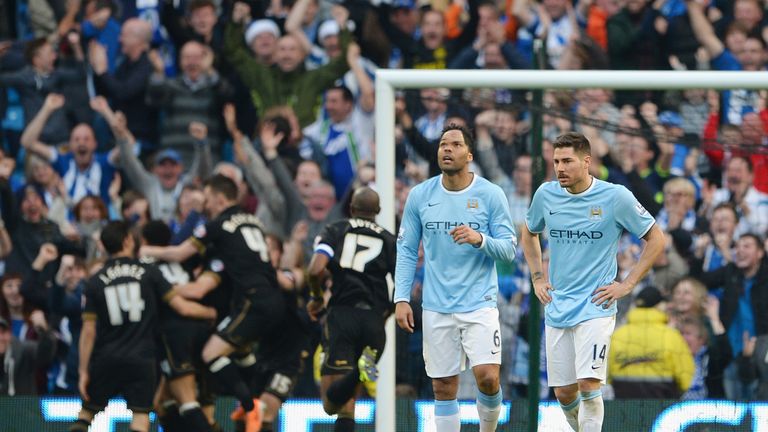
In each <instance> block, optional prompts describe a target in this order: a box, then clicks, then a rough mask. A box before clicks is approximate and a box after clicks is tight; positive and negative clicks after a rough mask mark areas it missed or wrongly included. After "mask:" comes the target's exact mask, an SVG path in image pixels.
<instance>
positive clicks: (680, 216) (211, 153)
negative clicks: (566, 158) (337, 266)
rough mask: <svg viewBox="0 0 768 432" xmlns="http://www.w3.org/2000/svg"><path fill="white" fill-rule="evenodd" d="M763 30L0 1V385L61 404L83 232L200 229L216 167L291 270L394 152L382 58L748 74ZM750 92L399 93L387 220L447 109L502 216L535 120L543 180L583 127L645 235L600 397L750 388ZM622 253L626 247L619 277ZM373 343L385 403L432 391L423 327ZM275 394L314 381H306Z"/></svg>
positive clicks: (680, 18)
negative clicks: (390, 352)
mask: <svg viewBox="0 0 768 432" xmlns="http://www.w3.org/2000/svg"><path fill="white" fill-rule="evenodd" d="M767 23H768V17H766V4H765V2H763V1H762V0H712V1H708V0H693V1H683V0H655V1H649V0H576V1H575V2H572V0H541V2H536V1H534V0H495V1H494V0H484V1H476V0H453V1H450V0H432V1H424V0H419V1H414V0H394V1H387V0H382V1H371V2H369V1H367V0H344V1H334V0H270V1H267V0H249V1H242V2H241V1H234V2H233V1H232V0H0V41H1V42H0V117H2V137H1V138H0V139H2V148H1V150H2V151H0V215H1V216H2V223H0V257H1V259H2V264H0V274H2V280H1V281H2V282H1V285H2V295H0V360H2V361H1V362H0V395H11V396H14V395H34V394H52V393H57V394H76V393H77V390H76V384H77V366H76V365H77V340H78V334H79V329H80V326H81V319H80V314H81V307H82V286H83V280H84V278H86V277H88V275H89V274H91V273H93V272H94V271H96V270H97V269H98V268H99V266H100V264H101V263H103V261H104V259H105V256H104V253H103V251H102V249H101V248H100V245H99V244H98V233H99V230H100V228H101V227H102V226H103V224H105V223H106V221H108V220H114V219H123V220H128V221H130V222H131V223H132V224H133V225H134V226H135V227H136V228H137V229H139V228H140V227H141V226H143V224H145V223H146V222H147V221H149V220H155V219H159V220H163V221H165V222H166V223H168V224H169V225H170V227H171V228H172V231H173V233H174V243H180V242H182V241H183V240H185V239H186V238H187V237H189V235H190V234H191V232H192V231H193V230H194V228H195V227H196V226H198V225H200V224H202V223H204V222H205V215H204V214H203V211H202V208H203V207H202V204H203V203H202V192H201V189H200V185H201V181H202V180H203V179H205V178H207V177H208V176H210V175H211V174H212V173H220V174H223V175H226V176H228V177H230V178H232V179H233V180H234V181H235V182H236V183H237V184H238V186H239V188H240V195H241V203H242V205H243V206H244V207H245V208H247V209H248V210H249V211H252V212H254V213H255V214H256V215H258V216H259V217H260V218H261V219H262V221H263V222H264V223H265V225H266V227H267V228H268V230H269V232H270V233H272V234H274V236H275V238H277V239H280V241H281V242H282V247H283V251H284V252H285V253H284V254H283V258H282V260H283V261H282V262H281V263H280V266H281V267H288V268H293V267H302V266H303V265H304V264H305V263H306V261H307V260H308V259H309V257H310V256H311V250H312V249H311V248H312V243H313V239H314V238H315V236H316V235H317V234H318V233H319V232H320V230H321V229H322V227H323V226H324V225H325V224H326V223H328V222H331V221H333V220H335V219H337V218H340V217H343V216H345V215H347V211H348V201H349V196H350V191H351V190H352V188H354V187H355V186H358V185H372V186H374V187H375V169H374V165H373V161H374V155H375V151H392V150H393V149H390V148H381V147H378V148H377V146H376V143H375V142H374V104H375V94H374V86H373V84H374V80H375V71H376V70H377V69H378V68H413V69H529V68H532V67H533V64H534V62H533V53H532V46H533V41H534V40H535V39H542V40H543V41H545V46H546V55H545V56H544V63H545V64H543V65H538V66H539V67H544V68H548V69H616V70H656V69H661V70H703V69H712V70H733V71H738V70H744V71H760V70H764V69H765V65H766V60H768V55H767V54H768V53H767V52H766V41H767V40H768V26H766V24H767ZM734 79H737V78H734ZM767 97H768V93H767V92H766V91H760V90H738V89H737V90H730V91H722V92H715V91H711V90H707V89H700V90H686V91H663V92H662V91H634V92H627V91H617V92H614V91H609V90H604V89H584V90H575V91H548V92H546V93H545V95H544V105H543V107H534V106H532V105H531V103H530V99H531V98H530V94H529V92H525V91H512V90H509V89H503V88H489V89H471V90H449V89H442V88H425V89H421V90H414V91H406V92H399V93H397V96H396V113H395V114H396V115H395V117H396V125H394V127H395V131H396V146H395V149H394V150H395V152H396V161H397V163H396V165H397V171H396V184H397V191H396V194H397V198H398V202H399V205H398V209H397V210H398V214H400V213H401V212H402V207H403V205H404V202H405V198H406V197H407V195H408V191H409V190H410V188H411V187H412V186H414V185H415V184H417V183H418V182H420V181H422V180H424V179H426V178H428V177H429V176H432V175H435V174H437V173H438V172H439V171H438V168H437V161H436V155H437V140H438V138H439V137H440V134H441V130H442V128H443V126H444V125H445V124H448V123H457V124H466V125H468V126H470V127H471V128H473V129H474V131H475V135H476V140H477V149H476V154H475V163H474V165H475V166H474V167H473V169H474V171H475V172H477V173H479V174H481V175H483V176H485V177H487V178H489V179H491V180H492V181H493V182H495V183H497V184H499V185H500V186H502V188H503V189H504V191H505V192H506V194H507V197H508V200H509V205H510V209H511V212H512V215H513V219H514V222H515V223H516V224H521V223H524V221H525V213H526V210H527V208H528V204H529V202H530V198H531V194H532V190H531V189H532V186H531V185H532V181H531V167H532V163H534V162H536V161H533V160H532V158H531V155H530V153H531V137H530V135H531V134H530V132H531V121H530V120H531V115H532V114H534V113H536V110H541V112H542V114H543V119H544V121H543V124H544V126H543V127H544V130H543V136H544V145H543V159H544V166H545V169H546V180H553V179H554V175H553V168H552V163H551V158H552V147H551V144H550V142H551V141H552V140H553V139H554V138H555V137H557V136H558V135H559V134H561V133H563V132H567V131H571V130H576V131H579V132H581V133H583V134H584V135H586V136H587V137H588V138H589V140H590V142H591V144H592V149H593V154H592V162H591V173H592V175H593V176H594V177H596V178H600V179H603V180H607V181H611V182H614V183H619V184H623V185H625V186H626V187H628V188H629V189H630V190H632V191H633V192H634V194H635V195H636V196H637V197H638V199H639V201H640V202H641V204H642V205H643V206H644V207H645V208H646V209H647V210H648V211H649V212H651V213H652V214H653V215H654V216H655V217H656V219H657V222H658V224H659V225H660V226H661V227H662V228H663V229H664V231H665V233H666V234H667V240H668V241H667V248H666V251H665V253H664V254H663V255H662V257H661V258H660V259H659V261H658V262H656V263H655V265H654V268H653V271H652V272H651V274H650V275H649V276H648V277H647V278H646V279H645V280H644V281H643V283H642V284H641V286H638V287H637V289H636V291H635V293H633V295H632V296H630V297H627V298H626V299H624V300H623V301H622V302H621V304H620V313H619V317H618V323H617V328H619V330H618V331H617V332H616V335H615V337H614V343H613V347H612V353H611V363H610V364H611V368H610V379H611V383H613V384H614V385H613V393H615V397H620V398H621V397H656V398H669V399H674V398H685V399H702V398H730V399H741V398H763V399H764V398H768V363H766V361H768V356H766V353H767V352H768V337H767V335H768V264H767V262H766V259H765V253H766V248H768V243H766V242H765V236H766V233H767V231H768V140H767V138H768V135H767V133H768V110H767V107H766V98H767ZM376 126H378V127H393V126H392V125H376ZM278 245H280V243H278ZM641 247H642V244H641V242H640V241H639V240H638V239H636V238H632V237H631V236H626V238H625V239H623V240H622V244H621V248H620V252H619V256H618V260H619V268H620V272H624V271H626V269H628V268H629V267H630V266H631V265H632V263H633V262H634V260H636V259H637V256H638V254H639V251H640V248H641ZM518 255H519V257H518V258H519V259H518V260H517V261H516V263H515V264H514V265H511V266H504V267H500V268H499V283H500V294H499V308H500V311H501V319H502V328H503V343H504V347H505V349H504V352H505V357H504V366H503V368H504V369H503V370H504V372H503V380H502V385H504V386H505V388H504V392H505V394H506V395H508V396H509V397H516V396H518V397H523V396H525V395H526V391H527V384H528V381H527V380H528V353H529V352H530V349H540V348H539V347H533V348H531V347H530V346H529V345H528V342H527V334H528V330H527V329H528V328H529V327H530V326H540V325H541V323H531V322H529V321H528V319H527V315H528V311H529V299H528V294H529V292H530V277H529V274H528V272H527V268H526V265H525V261H524V259H523V257H522V251H520V252H519V253H518ZM621 276H622V275H621V274H620V275H619V277H621ZM419 292H420V286H419V283H418V282H417V283H416V286H414V299H416V300H417V301H415V302H414V306H417V303H418V298H419ZM416 315H417V317H418V316H419V314H418V310H417V314H416ZM419 325H420V323H419V321H418V318H417V328H418V326H419ZM317 332H318V333H319V330H317ZM390 343H393V342H392V341H390ZM394 343H396V345H397V361H398V367H397V383H398V393H399V395H401V396H402V397H420V398H431V397H432V396H431V385H430V382H429V380H428V379H427V377H426V375H425V373H424V365H423V359H422V353H421V333H420V332H419V331H416V332H415V333H414V334H412V335H406V334H405V333H398V337H397V341H396V342H394ZM541 351H542V355H543V350H541ZM638 358H640V359H643V360H642V361H637V359H638ZM542 364H543V363H542ZM307 369H308V370H310V369H311V368H307ZM542 380H543V382H545V380H546V376H544V373H543V372H542ZM464 381H465V382H467V383H470V382H471V381H473V380H464ZM627 383H635V384H636V383H643V384H642V385H627ZM470 385H471V384H470ZM542 388H543V389H544V391H545V392H546V387H545V386H544V387H542ZM465 391H466V393H464V394H466V395H468V396H469V397H474V396H473V395H474V392H472V391H471V390H470V389H465ZM609 391H610V390H609ZM295 394H296V395H297V396H313V395H316V388H315V386H314V383H313V382H312V379H311V374H310V377H309V378H307V380H306V383H305V385H301V386H299V387H298V388H297V389H296V392H295Z"/></svg>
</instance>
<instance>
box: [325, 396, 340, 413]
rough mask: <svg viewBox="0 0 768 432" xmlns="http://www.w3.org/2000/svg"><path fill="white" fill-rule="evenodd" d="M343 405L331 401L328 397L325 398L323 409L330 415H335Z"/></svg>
mask: <svg viewBox="0 0 768 432" xmlns="http://www.w3.org/2000/svg"><path fill="white" fill-rule="evenodd" d="M340 408H341V407H340V406H338V405H336V404H334V403H333V402H331V401H329V400H328V399H327V398H323V410H324V411H325V413H326V414H328V415H334V414H338V413H339V409H340Z"/></svg>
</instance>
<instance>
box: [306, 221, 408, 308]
mask: <svg viewBox="0 0 768 432" xmlns="http://www.w3.org/2000/svg"><path fill="white" fill-rule="evenodd" d="M395 251H396V246H395V236H394V235H393V234H392V233H390V232H389V231H387V230H385V229H384V228H382V227H380V226H379V225H377V224H376V223H375V222H371V221H368V220H364V219H348V220H347V219H345V220H340V221H338V222H334V223H331V224H329V225H328V226H326V227H325V229H324V230H323V232H322V233H321V234H320V237H319V239H318V241H317V246H315V253H320V254H324V255H326V256H328V258H330V263H329V265H328V269H329V270H330V271H331V273H332V274H333V287H332V288H331V290H332V296H331V300H330V305H331V306H333V305H347V306H355V305H356V304H357V303H359V302H363V303H365V304H367V305H368V306H371V307H373V308H375V309H376V310H381V311H384V310H387V309H389V308H390V305H391V301H392V300H391V297H392V293H391V290H392V289H393V284H394V282H393V280H392V275H393V274H394V271H395Z"/></svg>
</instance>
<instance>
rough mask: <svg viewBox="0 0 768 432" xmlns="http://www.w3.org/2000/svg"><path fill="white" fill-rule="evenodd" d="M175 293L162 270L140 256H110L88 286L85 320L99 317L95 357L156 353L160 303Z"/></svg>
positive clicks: (149, 356) (126, 356) (133, 357)
mask: <svg viewBox="0 0 768 432" xmlns="http://www.w3.org/2000/svg"><path fill="white" fill-rule="evenodd" d="M174 294H175V292H174V291H173V289H172V287H171V284H170V283H168V281H167V280H165V278H164V277H163V275H162V274H161V273H160V271H159V270H158V269H157V268H156V267H154V266H152V265H149V264H146V263H142V262H141V261H139V260H136V259H130V258H116V259H110V260H109V261H107V263H106V264H105V265H104V268H102V269H101V270H100V271H99V272H98V273H97V274H96V275H95V276H93V277H91V278H90V279H89V280H88V282H87V283H86V287H85V310H84V312H83V319H84V320H94V319H95V320H96V342H95V345H94V348H93V358H94V359H97V358H98V357H99V356H102V355H108V356H110V357H117V358H123V359H147V358H152V357H153V356H154V355H155V331H156V328H157V319H158V312H159V303H160V302H161V301H169V300H170V299H171V298H172V297H173V296H174Z"/></svg>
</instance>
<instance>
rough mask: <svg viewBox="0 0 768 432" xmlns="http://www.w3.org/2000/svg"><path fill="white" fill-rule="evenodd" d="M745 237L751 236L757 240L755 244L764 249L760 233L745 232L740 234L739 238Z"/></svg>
mask: <svg viewBox="0 0 768 432" xmlns="http://www.w3.org/2000/svg"><path fill="white" fill-rule="evenodd" d="M744 238H751V239H752V240H754V241H755V244H756V245H757V248H758V249H762V248H763V239H762V238H760V236H759V235H758V234H755V233H752V232H748V233H744V234H742V235H740V236H739V240H741V239H744Z"/></svg>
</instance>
